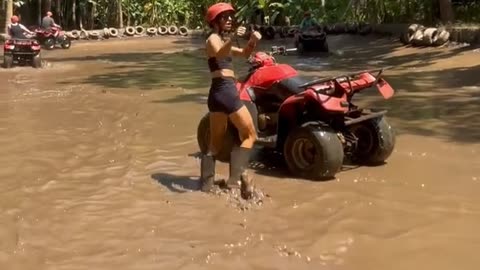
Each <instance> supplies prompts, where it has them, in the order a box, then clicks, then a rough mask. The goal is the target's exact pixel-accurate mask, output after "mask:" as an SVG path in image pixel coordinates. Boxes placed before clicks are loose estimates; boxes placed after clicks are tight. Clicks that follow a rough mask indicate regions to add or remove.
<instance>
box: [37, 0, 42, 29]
mask: <svg viewBox="0 0 480 270" xmlns="http://www.w3.org/2000/svg"><path fill="white" fill-rule="evenodd" d="M37 18H38V21H37V22H38V25H42V0H38V7H37Z"/></svg>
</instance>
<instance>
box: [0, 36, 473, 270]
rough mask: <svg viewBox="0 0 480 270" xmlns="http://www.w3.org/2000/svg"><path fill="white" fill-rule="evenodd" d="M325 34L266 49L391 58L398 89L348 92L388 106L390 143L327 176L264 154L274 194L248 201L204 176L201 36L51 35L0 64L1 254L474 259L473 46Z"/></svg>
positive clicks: (242, 264) (374, 262) (444, 268)
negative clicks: (298, 44)
mask: <svg viewBox="0 0 480 270" xmlns="http://www.w3.org/2000/svg"><path fill="white" fill-rule="evenodd" d="M285 42H287V41H285ZM329 42H330V47H331V48H332V50H333V53H332V54H331V55H330V56H323V57H313V56H312V57H310V56H306V57H298V56H295V55H292V56H285V57H278V58H277V60H278V61H280V62H287V63H290V64H292V65H293V66H294V67H296V68H298V69H299V70H301V73H302V74H303V75H305V76H310V77H318V76H328V75H334V74H338V73H341V72H346V71H353V70H357V69H364V68H371V67H380V66H391V67H392V69H391V70H389V71H387V72H386V73H385V78H386V79H387V80H388V81H389V82H391V83H392V85H393V86H394V87H395V89H396V90H397V93H396V96H395V97H394V98H393V99H392V100H389V101H388V102H386V101H384V100H382V99H381V97H380V95H379V94H378V93H377V92H375V91H369V92H365V94H364V95H359V96H358V97H357V99H358V100H359V103H360V104H364V105H369V106H376V107H385V108H388V109H389V110H390V111H389V115H388V117H389V119H390V122H391V123H392V125H393V126H394V127H395V128H396V130H397V133H398V140H397V141H398V143H397V147H396V150H395V152H394V154H393V156H392V158H391V159H389V160H388V163H387V164H385V165H383V166H379V167H359V168H355V167H354V168H352V167H346V168H344V170H343V171H342V172H341V173H340V174H339V175H338V177H337V179H335V180H333V181H328V182H312V181H304V180H302V179H292V178H291V176H289V174H288V173H287V172H286V168H285V166H284V164H283V163H282V162H281V158H278V156H270V155H266V154H263V155H262V153H259V154H258V156H257V159H256V160H255V161H254V162H252V164H251V167H252V171H253V172H254V175H255V177H256V180H257V185H258V186H259V187H261V188H262V189H263V190H264V191H265V192H266V193H268V194H269V195H270V198H268V199H265V200H264V202H263V204H262V205H261V207H252V208H250V209H248V210H242V209H240V208H239V207H238V206H237V205H236V204H232V201H231V200H229V199H230V198H229V197H228V196H224V195H220V196H218V195H207V194H203V193H201V192H198V176H199V160H198V159H196V158H195V156H196V154H197V152H198V146H197V144H196V127H197V124H198V121H199V120H200V117H201V116H202V115H203V113H205V112H206V104H205V101H206V94H207V91H208V87H209V80H208V79H207V78H208V70H207V65H206V61H205V57H204V55H203V50H202V49H199V50H197V51H184V52H177V53H170V52H172V51H176V50H178V49H179V47H180V48H181V49H185V48H187V47H188V48H198V45H200V46H201V45H202V43H203V42H202V41H200V43H199V44H196V43H192V42H190V41H188V40H183V41H182V42H181V43H179V41H176V40H173V39H171V40H160V39H147V40H136V39H131V40H128V41H127V40H125V41H121V42H110V41H108V42H105V43H103V42H99V43H96V44H94V43H84V44H78V46H75V43H74V44H73V46H72V48H71V49H70V50H55V51H46V52H45V60H47V61H48V62H49V63H50V64H51V65H50V66H49V67H48V68H45V69H42V70H34V69H31V68H14V69H12V70H1V72H0V79H1V80H2V82H4V86H3V88H2V91H1V93H0V100H1V103H2V106H1V107H0V108H1V109H0V127H1V128H0V141H1V142H2V145H3V146H4V154H3V155H2V156H0V162H1V163H2V165H3V166H2V168H1V169H0V176H1V179H2V181H0V192H1V195H2V196H0V211H1V212H2V213H3V215H2V216H1V217H0V224H1V225H2V226H0V239H1V241H0V265H2V266H3V268H4V269H25V270H29V269H35V270H36V269H88V268H101V269H107V270H108V269H118V268H122V269H130V268H132V269H133V268H134V269H152V268H161V269H225V268H226V267H227V268H229V269H232V268H233V269H259V268H272V269H360V270H363V269H376V268H389V269H394V270H397V269H398V270H400V269H406V268H413V267H419V266H420V267H423V268H427V269H436V270H450V269H452V268H461V269H467V270H469V269H472V270H473V269H476V267H475V265H478V264H479V263H480V259H477V256H475V254H476V253H475V251H476V249H475V248H476V247H477V246H478V245H477V243H478V242H480V237H479V236H478V234H477V233H476V230H477V227H478V226H479V220H480V207H479V206H478V205H479V204H480V201H479V198H478V195H477V192H476V190H477V189H478V185H479V184H480V170H479V168H480V163H479V159H478V153H479V151H480V144H479V141H480V126H479V125H478V123H479V122H478V121H474V120H475V119H478V118H479V117H480V111H479V110H478V109H477V107H478V105H479V102H480V101H479V98H480V96H479V94H478V93H479V92H478V85H480V81H479V78H478V74H480V73H479V72H480V65H479V64H478V63H479V60H480V54H479V53H477V52H474V51H472V50H468V49H466V48H457V49H438V48H426V49H422V50H418V49H414V48H404V47H402V46H401V44H399V43H394V42H392V40H389V39H371V38H369V37H352V36H350V37H346V36H337V37H332V38H329ZM272 44H273V43H271V44H268V43H264V44H263V45H262V46H264V48H268V47H269V46H270V45H272ZM287 44H288V43H287ZM235 68H236V69H237V70H238V74H240V73H242V72H243V71H245V70H246V68H247V67H246V65H245V63H244V61H242V60H237V61H236V62H235ZM217 174H218V178H219V179H220V178H222V177H226V176H228V166H227V164H222V163H220V164H219V165H218V169H217ZM442 254H448V256H441V255H442Z"/></svg>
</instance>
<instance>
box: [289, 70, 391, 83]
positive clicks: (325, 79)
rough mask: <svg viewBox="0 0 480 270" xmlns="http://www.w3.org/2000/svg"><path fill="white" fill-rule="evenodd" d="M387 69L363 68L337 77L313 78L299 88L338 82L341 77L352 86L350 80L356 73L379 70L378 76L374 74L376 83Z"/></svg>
mask: <svg viewBox="0 0 480 270" xmlns="http://www.w3.org/2000/svg"><path fill="white" fill-rule="evenodd" d="M385 69H388V68H380V69H371V70H363V71H357V72H354V73H349V74H344V75H340V76H336V77H327V78H322V79H317V80H313V81H310V82H307V83H304V84H302V85H300V86H299V88H307V87H309V86H312V85H315V84H319V83H325V82H329V81H337V82H338V81H339V79H341V78H344V79H345V80H346V81H347V82H348V85H349V86H350V88H352V83H351V80H350V78H351V77H353V76H356V75H360V74H363V73H374V72H378V73H377V76H374V77H375V78H376V80H375V81H374V82H373V83H372V85H374V84H376V83H377V81H378V80H379V79H380V78H381V75H382V73H383V71H384V70H385ZM342 82H343V81H342Z"/></svg>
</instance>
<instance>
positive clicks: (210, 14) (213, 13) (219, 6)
mask: <svg viewBox="0 0 480 270" xmlns="http://www.w3.org/2000/svg"><path fill="white" fill-rule="evenodd" d="M225 11H233V12H235V9H234V8H233V7H232V5H230V4H229V3H216V4H215V5H212V6H211V7H209V8H208V10H207V18H206V19H207V22H208V24H212V22H213V21H214V20H215V19H216V18H217V16H218V15H219V14H220V13H222V12H225Z"/></svg>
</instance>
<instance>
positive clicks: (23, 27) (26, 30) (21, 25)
mask: <svg viewBox="0 0 480 270" xmlns="http://www.w3.org/2000/svg"><path fill="white" fill-rule="evenodd" d="M20 28H22V29H23V31H25V32H27V33H29V34H33V32H32V31H30V30H28V28H27V27H25V26H24V25H23V24H20Z"/></svg>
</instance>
